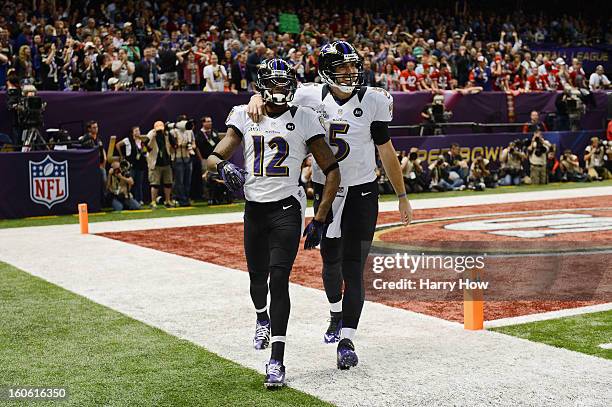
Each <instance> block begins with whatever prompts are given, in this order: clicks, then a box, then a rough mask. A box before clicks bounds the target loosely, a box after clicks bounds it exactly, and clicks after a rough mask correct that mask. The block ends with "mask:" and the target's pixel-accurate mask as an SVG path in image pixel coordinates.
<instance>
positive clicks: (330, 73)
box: [319, 55, 364, 93]
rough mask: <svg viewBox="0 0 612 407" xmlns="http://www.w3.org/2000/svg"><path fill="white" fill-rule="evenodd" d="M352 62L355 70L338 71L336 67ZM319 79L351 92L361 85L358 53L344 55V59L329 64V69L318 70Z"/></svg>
mask: <svg viewBox="0 0 612 407" xmlns="http://www.w3.org/2000/svg"><path fill="white" fill-rule="evenodd" d="M347 64H353V65H354V66H355V68H356V71H355V72H350V73H348V72H347V73H338V72H337V71H338V68H340V67H341V66H343V65H347ZM319 75H320V76H321V79H323V81H324V82H325V83H326V84H328V85H329V86H332V87H335V88H337V89H339V90H340V91H341V92H344V93H351V92H353V91H354V90H355V88H358V87H360V86H362V85H363V83H364V77H363V62H362V61H361V58H360V57H359V56H358V55H345V58H344V61H340V62H337V63H334V64H332V65H331V67H330V68H329V69H322V70H321V71H319Z"/></svg>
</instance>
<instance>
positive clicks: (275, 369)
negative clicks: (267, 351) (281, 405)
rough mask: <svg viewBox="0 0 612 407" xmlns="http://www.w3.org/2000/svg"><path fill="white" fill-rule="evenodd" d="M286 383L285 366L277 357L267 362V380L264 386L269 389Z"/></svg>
mask: <svg viewBox="0 0 612 407" xmlns="http://www.w3.org/2000/svg"><path fill="white" fill-rule="evenodd" d="M284 385H285V366H284V365H283V364H282V363H281V362H279V361H278V360H275V359H270V361H269V362H268V363H267V364H266V380H265V382H264V386H266V387H267V388H268V389H270V388H275V387H282V386H284Z"/></svg>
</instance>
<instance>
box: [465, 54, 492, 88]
mask: <svg viewBox="0 0 612 407" xmlns="http://www.w3.org/2000/svg"><path fill="white" fill-rule="evenodd" d="M476 60H477V62H478V63H477V65H476V67H475V68H474V69H473V70H472V72H471V73H470V86H477V87H481V88H482V89H483V90H484V91H490V90H491V87H492V85H491V68H490V67H488V66H487V61H486V60H485V57H483V56H482V55H480V56H479V57H478V58H477V59H476Z"/></svg>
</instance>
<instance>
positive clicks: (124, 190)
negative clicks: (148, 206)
mask: <svg viewBox="0 0 612 407" xmlns="http://www.w3.org/2000/svg"><path fill="white" fill-rule="evenodd" d="M132 185H134V180H133V179H132V177H131V175H130V164H129V162H128V161H125V160H123V161H121V163H119V161H113V163H112V164H111V168H110V170H109V171H108V183H107V185H106V188H107V191H108V194H109V198H110V200H111V206H112V207H113V209H114V210H116V211H122V210H124V209H129V210H137V209H140V204H139V203H138V202H136V200H135V199H134V197H133V196H132V193H131V192H130V190H131V189H132Z"/></svg>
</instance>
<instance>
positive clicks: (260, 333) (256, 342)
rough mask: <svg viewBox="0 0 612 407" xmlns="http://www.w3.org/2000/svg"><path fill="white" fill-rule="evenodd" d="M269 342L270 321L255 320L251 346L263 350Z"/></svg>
mask: <svg viewBox="0 0 612 407" xmlns="http://www.w3.org/2000/svg"><path fill="white" fill-rule="evenodd" d="M269 344H270V321H257V325H255V337H254V338H253V347H254V348H255V349H257V350H263V349H266V348H267V347H268V345H269Z"/></svg>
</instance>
